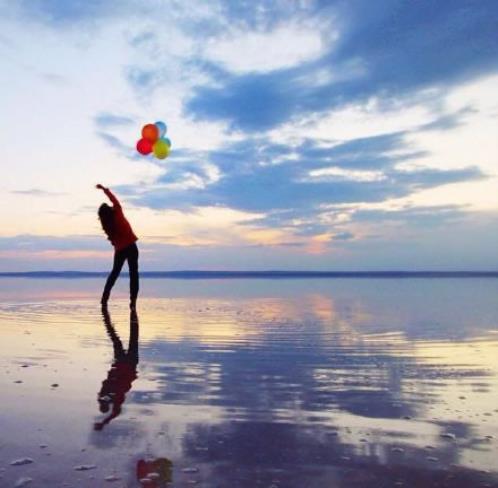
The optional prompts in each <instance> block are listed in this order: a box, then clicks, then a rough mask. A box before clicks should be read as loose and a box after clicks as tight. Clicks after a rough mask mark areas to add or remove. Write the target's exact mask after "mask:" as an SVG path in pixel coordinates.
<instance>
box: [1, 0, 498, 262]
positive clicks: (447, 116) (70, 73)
mask: <svg viewBox="0 0 498 488" xmlns="http://www.w3.org/2000/svg"><path fill="white" fill-rule="evenodd" d="M497 18H498V2H496V1H494V0H476V1H471V0H466V1H459V0H450V1H445V2H410V1H402V0H377V1H375V2H371V1H370V0H347V1H346V0H343V1H342V0H337V1H333V0H330V1H318V0H316V1H311V0H310V1H308V0H302V1H292V0H282V1H278V0H275V1H272V0H266V1H259V0H251V1H239V2H237V1H231V0H214V1H210V2H193V1H188V0H186V1H176V0H175V1H173V0H171V1H167V0H150V1H148V2H143V1H141V0H122V1H114V0H110V1H104V0H101V1H98V0H81V1H80V0H19V1H16V2H9V1H7V0H0V86H1V87H2V89H1V90H0V107H1V117H0V162H1V165H2V173H3V178H2V179H1V180H0V194H1V200H2V211H1V212H0V271H25V270H89V271H90V270H99V271H100V270H106V269H108V268H109V267H110V266H111V262H112V253H113V249H112V246H111V245H110V243H109V241H108V240H106V237H105V236H104V234H103V232H102V229H101V226H100V223H99V221H98V219H97V213H96V212H97V208H98V206H99V205H100V204H101V203H102V202H104V201H105V196H104V195H103V194H102V193H101V192H99V191H98V190H96V189H95V184H96V183H102V184H103V185H105V186H109V187H110V188H111V189H112V190H113V191H114V192H115V193H116V194H117V196H118V197H119V198H120V199H121V200H122V203H123V207H124V210H125V214H126V216H127V218H128V220H129V221H130V223H131V224H132V226H133V228H134V230H135V232H136V234H137V235H138V236H139V249H140V268H141V269H142V270H149V271H153V270H180V269H199V270H207V269H219V270H236V269H247V270H262V269H286V270H304V269H310V270H398V269H403V270H427V269H431V270H465V269H474V270H487V269H497V268H498V245H497V244H498V192H497V183H498V177H497V175H498V137H497V129H498V90H497V87H498V38H497V35H496V32H497V31H496V19H497ZM156 120H164V121H165V122H166V123H167V125H168V136H169V138H170V139H171V141H172V152H171V155H170V157H168V158H167V159H165V160H162V161H161V160H157V159H155V158H153V157H151V156H149V157H143V156H140V155H139V154H138V153H137V152H136V150H135V144H136V141H137V140H138V139H139V137H140V130H141V127H142V126H143V125H144V124H146V123H150V122H154V121H156Z"/></svg>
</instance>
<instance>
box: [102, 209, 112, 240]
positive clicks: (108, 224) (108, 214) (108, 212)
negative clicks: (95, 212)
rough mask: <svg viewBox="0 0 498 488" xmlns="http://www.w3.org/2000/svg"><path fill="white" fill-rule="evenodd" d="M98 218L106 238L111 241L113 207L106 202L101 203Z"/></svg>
mask: <svg viewBox="0 0 498 488" xmlns="http://www.w3.org/2000/svg"><path fill="white" fill-rule="evenodd" d="M99 219H100V223H101V224H102V229H104V232H105V233H106V235H107V238H108V239H109V240H110V241H112V238H111V236H112V235H113V234H114V209H113V208H112V207H110V206H109V205H107V203H103V204H102V205H101V206H100V207H99Z"/></svg>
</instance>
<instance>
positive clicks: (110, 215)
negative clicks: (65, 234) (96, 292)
mask: <svg viewBox="0 0 498 488" xmlns="http://www.w3.org/2000/svg"><path fill="white" fill-rule="evenodd" d="M96 188H98V189H99V190H103V191H104V193H105V194H106V195H107V196H108V197H109V199H110V200H111V202H112V207H111V206H109V205H108V204H107V203H103V204H102V205H101V206H100V207H99V210H98V215H99V219H100V223H101V224H102V229H103V230H104V232H105V233H106V235H107V238H108V239H109V240H110V241H111V244H112V245H113V246H114V250H115V251H114V263H113V267H112V270H111V272H110V274H109V276H108V277H107V281H106V283H105V287H104V291H103V293H102V298H101V299H100V303H101V305H103V306H105V305H107V301H108V300H109V296H110V294H111V289H112V287H113V286H114V283H115V282H116V280H117V278H118V276H119V273H121V268H122V267H123V264H124V262H125V261H126V260H128V269H129V272H130V308H135V306H136V303H137V296H138V288H139V284H138V247H137V244H136V241H137V240H138V237H137V236H136V235H135V233H134V232H133V230H132V228H131V225H130V223H129V222H128V220H126V217H125V216H124V213H123V208H122V207H121V204H120V203H119V200H118V199H117V198H116V196H115V195H114V194H113V193H112V192H111V190H109V188H106V187H104V186H102V185H101V184H100V183H99V184H98V185H96Z"/></svg>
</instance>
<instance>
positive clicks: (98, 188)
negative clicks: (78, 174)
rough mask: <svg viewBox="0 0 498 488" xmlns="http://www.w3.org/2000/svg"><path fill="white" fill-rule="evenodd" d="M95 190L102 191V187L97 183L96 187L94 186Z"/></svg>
mask: <svg viewBox="0 0 498 488" xmlns="http://www.w3.org/2000/svg"><path fill="white" fill-rule="evenodd" d="M95 188H97V190H103V189H104V187H103V186H102V185H101V184H100V183H99V184H98V185H95Z"/></svg>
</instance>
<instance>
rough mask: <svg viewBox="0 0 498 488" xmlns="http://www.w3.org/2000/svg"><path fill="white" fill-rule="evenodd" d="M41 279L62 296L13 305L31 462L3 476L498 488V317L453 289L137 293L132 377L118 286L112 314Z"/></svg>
mask: <svg viewBox="0 0 498 488" xmlns="http://www.w3.org/2000/svg"><path fill="white" fill-rule="evenodd" d="M96 283H97V284H98V285H99V288H100V284H101V283H100V281H97V282H96ZM59 284H60V283H57V285H58V286H59ZM45 285H46V288H47V289H46V290H45V292H46V294H47V295H46V296H51V297H53V298H51V299H40V300H38V301H36V300H32V299H29V300H26V299H25V300H24V301H22V300H17V301H16V300H13V299H12V298H11V297H8V298H6V294H4V295H3V296H2V297H0V332H1V333H2V342H1V344H0V388H1V389H2V412H3V413H2V416H1V418H0V429H1V430H2V433H3V439H4V440H3V446H4V447H3V448H2V449H3V451H2V452H3V453H6V455H7V457H8V459H9V460H10V461H13V460H16V459H20V458H23V457H29V458H32V459H33V460H34V462H33V463H32V464H29V465H26V466H25V467H23V468H17V469H18V470H17V471H15V469H14V468H13V467H7V468H6V469H7V471H6V472H5V474H4V478H5V479H6V480H8V482H9V483H11V484H13V483H15V482H16V480H17V479H18V474H19V473H20V472H21V471H22V474H23V475H25V476H29V477H32V478H33V479H35V480H39V482H42V483H45V484H46V485H47V486H49V485H50V483H52V485H53V486H58V485H60V484H61V483H64V482H70V480H73V481H74V473H75V471H74V467H75V466H76V467H78V466H94V465H95V468H91V469H89V470H88V473H86V472H85V471H81V472H80V471H77V473H78V474H77V477H78V478H77V485H78V486H84V487H89V488H90V487H92V488H94V487H95V486H96V485H95V480H99V482H102V481H104V480H105V478H106V476H110V475H111V474H112V473H117V474H119V477H120V478H121V479H122V480H123V482H124V486H131V487H132V486H137V485H136V483H137V481H136V473H135V468H134V466H136V465H137V463H138V462H139V461H140V460H145V462H146V463H147V462H150V463H152V460H154V459H168V460H170V461H171V463H172V476H173V482H174V483H178V484H179V486H183V485H184V484H188V482H189V481H198V482H199V483H203V484H204V485H206V486H241V487H243V488H245V487H247V488H249V487H251V488H253V485H252V478H251V473H253V472H254V470H258V472H260V473H261V476H262V479H264V480H266V481H265V483H266V482H267V483H266V484H268V483H270V484H271V483H272V482H274V481H272V479H274V478H275V477H276V479H277V481H279V483H280V484H281V485H282V486H290V487H294V486H296V488H297V487H298V486H311V487H313V488H314V487H318V486H323V483H328V484H330V483H332V482H333V483H335V486H338V487H343V486H344V487H345V486H348V488H349V486H365V484H364V483H365V482H368V483H369V484H373V485H379V486H383V483H384V484H386V483H387V485H386V486H390V485H389V483H391V484H392V482H393V476H394V477H395V478H396V480H398V481H403V482H404V483H405V485H406V486H409V482H410V479H411V477H412V476H414V475H416V476H417V479H421V480H425V481H424V486H432V483H433V482H434V483H436V484H437V483H443V481H442V480H443V479H446V477H447V476H452V477H453V478H452V479H453V480H456V481H455V483H459V484H455V485H454V486H462V487H463V486H473V484H472V483H474V485H475V483H478V484H479V483H481V482H486V483H495V482H498V477H497V476H495V471H494V470H495V467H494V459H495V457H496V454H497V452H498V451H497V448H498V446H497V438H498V412H497V407H496V400H495V399H496V394H497V392H498V365H497V364H496V357H497V352H498V340H497V339H498V337H497V334H496V324H494V325H493V324H492V326H491V327H489V326H486V325H479V324H480V323H481V320H480V316H479V315H478V314H476V312H474V313H473V314H470V313H469V307H468V306H465V307H463V304H462V309H461V312H460V313H457V312H456V311H455V310H454V307H457V306H458V302H455V303H456V305H455V304H452V308H451V309H448V311H447V312H445V310H444V309H442V308H441V305H440V303H441V300H440V299H438V294H444V293H446V289H445V288H443V289H441V286H442V285H441V284H437V285H435V286H433V287H432V288H431V286H432V285H431V283H428V284H427V283H425V284H423V286H426V287H429V291H427V295H428V296H435V300H434V302H433V303H430V302H429V301H426V307H425V308H424V309H422V308H421V307H419V306H414V305H413V300H414V297H415V296H416V294H415V292H419V291H420V290H419V289H418V288H413V287H414V286H415V285H413V284H411V285H409V287H408V288H407V289H406V291H405V292H404V293H405V295H404V296H398V297H397V299H396V301H395V302H393V305H392V306H390V303H389V302H387V301H386V300H385V293H386V291H385V289H381V288H380V287H379V288H375V287H372V286H368V287H367V285H369V283H366V282H362V283H361V284H354V286H352V285H349V286H351V287H350V288H349V289H348V288H346V286H347V284H345V283H344V282H342V283H340V284H339V285H340V286H339V285H338V286H337V287H336V288H335V289H333V287H332V285H331V284H330V283H328V282H322V283H321V284H319V285H316V284H315V283H314V282H313V283H310V282H303V283H299V284H297V285H296V284H295V283H289V282H286V281H279V282H277V283H276V284H275V286H274V288H272V289H271V292H268V291H264V290H263V289H262V288H261V287H262V286H263V285H262V283H260V282H258V283H254V282H251V281H248V282H246V283H241V282H238V284H237V286H239V289H238V290H237V291H236V292H233V290H232V289H231V288H230V287H228V288H224V289H223V291H217V289H216V288H214V287H213V286H212V285H211V288H210V289H209V290H208V293H207V292H206V288H205V283H201V282H199V283H194V284H191V283H187V284H184V286H186V287H189V288H188V292H185V293H178V292H177V290H174V289H169V290H168V292H167V293H166V292H164V293H163V295H164V296H162V297H161V296H159V295H160V293H159V291H157V290H156V296H155V297H147V296H142V298H141V299H140V300H139V307H138V317H137V319H139V320H138V322H139V324H140V326H139V349H138V363H137V364H136V378H135V377H134V375H131V376H130V375H127V373H126V371H127V369H126V368H124V367H123V366H122V364H121V363H120V361H122V359H123V357H125V356H122V355H120V353H119V347H123V348H124V351H126V350H127V348H128V347H130V345H129V344H130V343H129V338H130V333H131V332H132V330H133V329H132V328H131V324H132V322H131V316H130V311H129V309H128V306H127V305H128V300H127V299H126V298H125V297H123V294H122V292H120V293H116V296H114V297H113V298H112V300H111V304H110V307H109V313H110V315H109V317H108V318H107V319H106V317H105V315H104V316H103V315H102V313H101V310H100V308H99V306H98V302H97V301H96V300H90V299H87V298H81V299H80V298H74V297H77V296H78V293H82V295H84V294H85V293H93V294H95V295H97V296H98V293H97V291H98V289H99V288H94V289H93V291H92V289H91V288H90V287H89V288H88V289H86V290H85V289H84V288H85V287H86V286H87V285H86V284H81V285H80V286H81V287H82V289H80V290H78V283H77V282H71V283H70V284H69V285H68V286H67V287H63V289H59V288H58V287H52V289H50V286H49V284H48V285H47V284H45ZM15 286H17V285H16V284H15V283H14V285H13V287H15ZM34 286H38V285H34ZM146 286H148V284H147V283H146ZM383 286H390V285H383ZM416 286H417V287H418V286H421V285H420V284H418V283H417V285H416ZM448 286H451V287H454V284H449V285H448ZM399 288H401V285H400V284H397V283H395V284H393V288H392V289H391V290H390V293H391V294H394V293H395V292H396V290H397V289H399ZM218 290H219V289H218ZM414 290H415V292H414ZM492 291H494V290H492ZM175 292H176V295H175ZM229 292H230V293H229ZM463 292H465V295H466V296H470V294H469V290H468V289H464V290H462V293H463ZM7 295H8V293H7ZM479 296H480V298H479V299H480V300H481V302H480V313H482V314H483V316H485V317H490V316H493V314H494V311H495V310H496V311H497V312H498V308H497V306H496V303H495V300H494V293H491V292H490V293H489V295H488V297H487V299H486V300H483V299H482V289H481V290H480V295H479ZM55 297H58V298H55ZM2 298H3V300H2ZM466 305H468V304H466ZM474 310H475V307H474ZM445 314H447V316H448V319H447V320H445ZM465 314H467V315H465ZM455 317H459V319H460V322H459V325H458V327H457V326H456V325H455ZM496 317H498V313H497V314H496ZM436 318H437V320H436ZM486 322H487V323H489V319H486ZM482 323H483V324H484V323H485V322H484V321H482ZM476 324H478V325H476ZM116 338H117V339H118V340H117V339H116ZM116 344H118V345H119V344H121V346H119V347H118V349H116V347H117V346H116ZM120 358H121V359H120ZM123 371H124V373H123ZM123 374H124V376H123ZM130 378H131V381H130ZM114 394H116V395H117V396H116V397H115V398H114V399H113V395H114ZM104 397H106V398H104ZM107 397H108V398H107ZM109 402H110V403H109ZM103 403H106V404H107V403H109V405H110V406H111V407H110V409H108V410H107V411H101V410H99V408H100V407H102V405H103ZM116 405H117V407H116ZM104 406H105V405H104ZM113 409H114V410H113ZM111 412H114V414H113V416H112V418H111V419H110V420H108V421H106V420H105V419H106V418H109V417H106V416H108V415H109V414H110V413H111ZM103 422H106V423H105V428H102V429H100V430H99V429H95V428H94V426H95V425H99V423H100V425H102V423H103ZM45 444H46V445H47V446H49V447H47V448H43V449H42V448H40V447H39V446H40V445H45ZM44 449H47V451H44ZM45 453H49V454H50V456H45ZM10 461H9V462H10ZM8 466H10V465H8ZM219 466H224V469H222V470H220V469H219ZM191 468H192V470H190V469H191ZM194 468H195V469H194ZM184 470H186V471H184ZM344 470H347V471H348V473H349V475H348V476H344ZM483 470H488V471H489V473H488V474H486V473H484V474H483ZM234 473H241V474H240V476H241V477H240V478H239V477H238V476H239V475H235V474H234ZM275 473H278V475H275ZM16 476H17V477H16ZM91 476H93V478H92V477H91ZM351 480H357V481H354V482H353V485H351V483H352V481H351ZM365 480H367V481H365ZM354 483H356V484H354ZM362 483H363V484H362ZM42 486H43V484H42ZM97 486H100V485H97ZM268 486H270V485H269V484H268ZM434 486H435V485H434ZM450 486H451V485H450ZM476 486H477V485H476Z"/></svg>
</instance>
